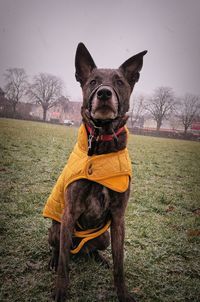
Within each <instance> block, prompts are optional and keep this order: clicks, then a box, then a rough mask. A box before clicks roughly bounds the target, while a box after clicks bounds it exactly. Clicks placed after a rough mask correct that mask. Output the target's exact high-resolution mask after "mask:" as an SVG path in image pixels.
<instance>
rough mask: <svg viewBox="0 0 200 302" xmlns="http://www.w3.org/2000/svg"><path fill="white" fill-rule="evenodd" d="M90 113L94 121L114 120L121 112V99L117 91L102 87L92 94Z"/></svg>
mask: <svg viewBox="0 0 200 302" xmlns="http://www.w3.org/2000/svg"><path fill="white" fill-rule="evenodd" d="M89 103H90V106H89V111H90V114H91V117H92V118H93V119H94V120H102V121H105V120H114V119H115V118H116V117H117V116H118V112H119V98H118V95H117V93H116V91H115V90H114V89H113V88H112V87H111V86H107V85H100V86H99V87H97V89H95V91H93V92H92V93H91V96H90V99H89Z"/></svg>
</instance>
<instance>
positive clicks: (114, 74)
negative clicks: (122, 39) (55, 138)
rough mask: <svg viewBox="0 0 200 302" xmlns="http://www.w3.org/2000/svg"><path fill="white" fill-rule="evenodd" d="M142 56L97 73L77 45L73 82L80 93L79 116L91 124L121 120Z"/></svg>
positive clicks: (140, 54)
mask: <svg viewBox="0 0 200 302" xmlns="http://www.w3.org/2000/svg"><path fill="white" fill-rule="evenodd" d="M146 53H147V51H143V52H141V53H138V54H137V55H135V56H133V57H131V58H129V59H128V60H127V61H125V62H124V63H123V64H122V65H121V66H120V67H119V68H118V69H99V68H97V67H96V65H95V63H94V60H93V58H92V56H91V55H90V53H89V51H88V50H87V48H86V47H85V45H84V44H83V43H79V44H78V47H77V51H76V58H75V67H76V79H77V81H79V82H80V84H81V87H82V90H83V107H82V114H83V113H85V112H87V115H89V116H90V117H91V118H92V119H93V121H94V122H95V121H102V122H103V121H112V120H115V119H116V118H118V117H123V116H125V114H126V112H127V111H128V110H129V99H130V95H131V92H132V90H133V87H134V85H135V83H136V82H137V81H138V80H139V76H140V74H139V73H140V70H141V69H142V65H143V56H144V55H145V54H146Z"/></svg>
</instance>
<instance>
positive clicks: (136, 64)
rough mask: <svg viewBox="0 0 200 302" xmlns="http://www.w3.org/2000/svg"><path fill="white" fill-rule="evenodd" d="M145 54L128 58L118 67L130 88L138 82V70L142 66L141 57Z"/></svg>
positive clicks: (143, 52) (144, 52)
mask: <svg viewBox="0 0 200 302" xmlns="http://www.w3.org/2000/svg"><path fill="white" fill-rule="evenodd" d="M146 53H147V50H145V51H142V52H140V53H138V54H137V55H135V56H133V57H131V58H129V59H128V60H127V61H125V62H124V63H123V64H122V65H121V66H120V67H119V69H120V70H121V71H122V73H123V74H124V76H125V78H126V79H127V81H128V83H129V84H130V86H131V87H132V88H133V86H134V84H135V83H136V82H138V80H139V77H140V70H141V69H142V65H143V56H144V55H146Z"/></svg>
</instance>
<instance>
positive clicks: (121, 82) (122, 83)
mask: <svg viewBox="0 0 200 302" xmlns="http://www.w3.org/2000/svg"><path fill="white" fill-rule="evenodd" d="M116 82H117V85H118V86H122V85H124V82H123V81H122V80H120V79H118V80H117V81H116Z"/></svg>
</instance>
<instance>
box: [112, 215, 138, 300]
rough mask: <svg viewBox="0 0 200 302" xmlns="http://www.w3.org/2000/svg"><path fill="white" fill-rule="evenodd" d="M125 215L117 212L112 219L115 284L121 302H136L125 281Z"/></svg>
mask: <svg viewBox="0 0 200 302" xmlns="http://www.w3.org/2000/svg"><path fill="white" fill-rule="evenodd" d="M124 235H125V227H124V213H121V211H117V213H115V215H113V217H112V225H111V242H112V256H113V267H114V283H115V288H116V290H117V296H118V299H119V301H120V302H135V299H134V298H133V297H132V296H131V295H130V294H129V293H128V292H127V289H126V286H125V280H124Z"/></svg>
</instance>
